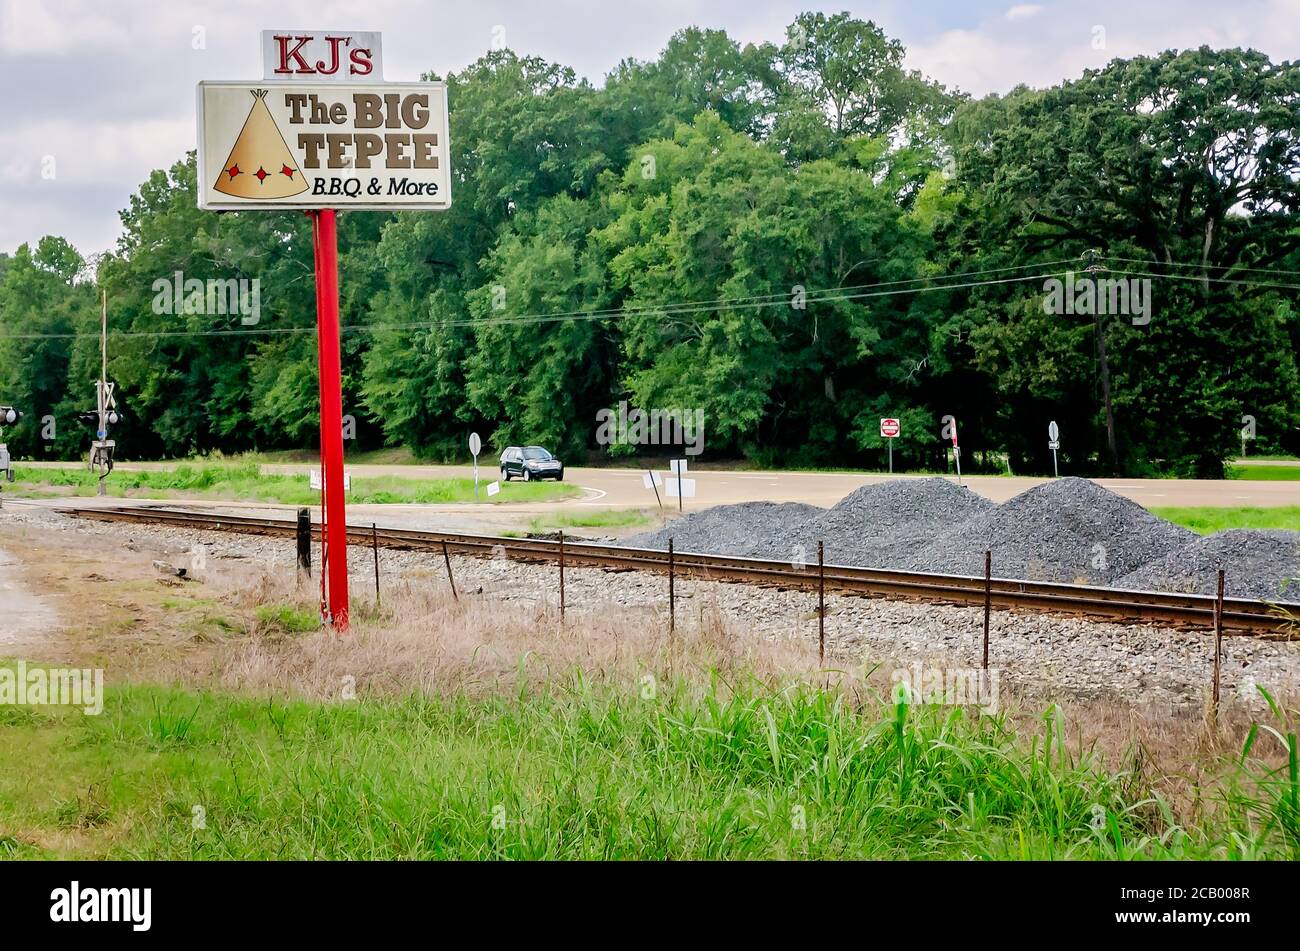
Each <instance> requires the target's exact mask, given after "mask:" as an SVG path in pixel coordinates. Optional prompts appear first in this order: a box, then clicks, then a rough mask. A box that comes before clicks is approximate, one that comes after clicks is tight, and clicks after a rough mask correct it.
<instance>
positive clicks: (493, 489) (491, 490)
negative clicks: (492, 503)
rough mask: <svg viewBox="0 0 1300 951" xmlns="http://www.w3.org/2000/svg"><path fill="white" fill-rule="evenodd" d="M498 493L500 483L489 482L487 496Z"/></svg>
mask: <svg viewBox="0 0 1300 951" xmlns="http://www.w3.org/2000/svg"><path fill="white" fill-rule="evenodd" d="M500 491H501V483H500V482H489V483H488V495H496V494H497V493H498V492H500Z"/></svg>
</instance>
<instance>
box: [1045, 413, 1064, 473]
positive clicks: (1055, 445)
mask: <svg viewBox="0 0 1300 951" xmlns="http://www.w3.org/2000/svg"><path fill="white" fill-rule="evenodd" d="M1047 448H1048V449H1050V450H1052V475H1053V477H1055V478H1057V479H1059V478H1060V477H1061V473H1060V470H1058V469H1057V466H1056V450H1058V449H1060V448H1061V427H1059V426H1057V425H1056V420H1052V421H1051V422H1050V423H1048V424H1047Z"/></svg>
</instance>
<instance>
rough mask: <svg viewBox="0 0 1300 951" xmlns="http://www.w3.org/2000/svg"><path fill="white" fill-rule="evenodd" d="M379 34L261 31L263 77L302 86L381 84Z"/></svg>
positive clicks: (327, 31) (381, 67)
mask: <svg viewBox="0 0 1300 951" xmlns="http://www.w3.org/2000/svg"><path fill="white" fill-rule="evenodd" d="M383 64H384V59H383V51H382V44H381V43H380V39H379V34H378V33H375V32H371V31H363V32H358V31H356V30H263V31H262V76H263V77H264V78H265V79H267V80H273V81H281V82H282V81H284V80H299V81H305V82H317V81H320V80H324V81H326V82H354V83H357V82H380V81H382V80H383V78H384V69H383Z"/></svg>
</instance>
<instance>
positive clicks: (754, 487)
mask: <svg viewBox="0 0 1300 951" xmlns="http://www.w3.org/2000/svg"><path fill="white" fill-rule="evenodd" d="M264 468H265V469H267V470H268V471H272V472H287V473H300V474H302V475H306V474H307V472H308V471H309V470H310V468H311V467H310V466H308V465H301V464H299V465H292V464H291V465H268V466H265V467H264ZM348 471H349V472H350V473H351V474H352V475H353V476H357V477H360V476H377V475H389V476H394V475H395V476H405V477H407V478H437V477H443V478H446V477H450V476H465V477H468V476H471V475H472V474H473V470H472V469H471V468H470V467H469V466H408V465H359V466H348ZM479 475H480V478H482V479H483V480H484V481H485V482H486V481H491V480H492V479H494V478H496V477H497V470H496V469H489V468H481V469H480V470H479ZM644 475H645V473H644V472H643V471H642V470H638V469H603V468H602V469H583V468H576V469H568V470H566V471H565V474H564V476H565V480H566V481H568V482H572V483H576V484H577V485H580V486H582V487H583V488H584V489H585V490H587V491H585V492H584V493H583V498H581V499H574V500H568V501H564V502H543V503H535V504H532V505H530V506H529V507H535V508H536V509H537V510H538V511H546V510H550V509H554V508H555V507H556V506H557V505H559V506H599V507H611V508H626V507H632V506H637V507H653V506H654V505H655V494H654V492H652V491H651V490H650V489H647V488H646V487H645V484H644V481H643V477H644ZM659 475H660V477H661V478H662V479H663V481H664V482H665V485H664V486H663V487H661V488H660V490H659V493H660V497H661V499H662V501H663V505H664V507H665V508H676V507H677V500H676V499H675V498H670V497H668V494H667V490H668V486H667V484H666V483H668V482H669V481H670V480H671V479H672V478H673V477H672V476H671V475H670V474H669V473H666V472H660V473H659ZM686 478H687V479H694V480H695V491H696V495H695V497H694V498H687V499H685V500H684V503H685V505H684V507H685V508H687V509H701V508H708V507H709V506H711V505H725V504H728V503H732V502H759V501H769V502H807V503H808V504H810V505H820V506H824V507H825V506H831V505H834V504H835V503H836V502H838V501H839V500H840V499H842V498H844V496H846V495H848V494H849V493H850V492H852V491H853V490H854V489H856V488H857V487H858V486H860V485H864V484H866V483H868V482H885V481H887V480H889V479H892V478H921V477H920V476H889V475H877V474H871V475H866V474H863V473H856V472H736V471H695V472H690V473H688V474H687V476H686ZM963 481H964V482H965V484H966V485H969V486H970V487H971V488H972V489H973V490H974V491H976V492H978V493H980V494H981V495H983V496H986V497H987V498H989V499H992V500H993V501H994V502H1005V501H1006V500H1007V499H1009V498H1011V497H1012V496H1013V495H1018V494H1020V493H1021V492H1023V491H1025V490H1026V489H1028V488H1031V487H1032V486H1035V485H1040V484H1041V483H1043V482H1046V481H1048V480H1046V479H1038V478H1027V477H1019V476H968V477H966V478H965V479H964V480H963ZM1097 481H1098V483H1099V484H1101V485H1103V486H1105V487H1106V488H1108V489H1110V490H1111V491H1112V492H1115V493H1118V494H1119V495H1123V496H1126V497H1127V498H1130V499H1132V500H1133V501H1135V502H1138V503H1139V504H1141V505H1145V506H1147V507H1148V508H1150V507H1152V506H1162V505H1176V506H1197V505H1212V506H1274V505H1300V481H1294V480H1293V481H1277V482H1255V481H1247V480H1238V479H1230V480H1209V479H1199V480H1194V479H1098V480H1097ZM458 507H459V506H458ZM511 508H522V506H515V505H512V506H511Z"/></svg>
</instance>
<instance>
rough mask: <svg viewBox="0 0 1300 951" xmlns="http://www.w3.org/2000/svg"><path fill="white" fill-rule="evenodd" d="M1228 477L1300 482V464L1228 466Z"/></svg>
mask: <svg viewBox="0 0 1300 951" xmlns="http://www.w3.org/2000/svg"><path fill="white" fill-rule="evenodd" d="M1226 471H1227V476H1228V478H1229V479H1245V480H1246V481H1248V482H1300V466H1252V465H1250V464H1249V463H1247V464H1246V465H1242V466H1228V467H1227V470H1226Z"/></svg>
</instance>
